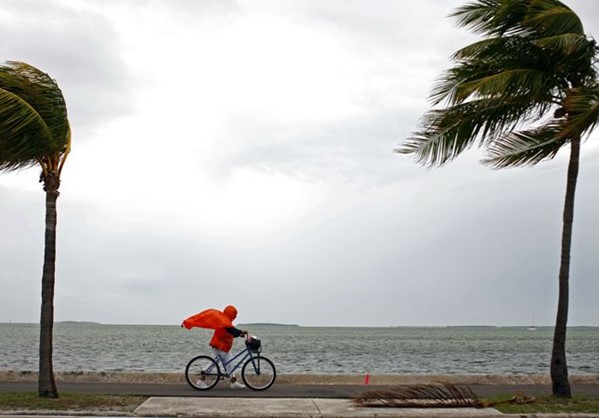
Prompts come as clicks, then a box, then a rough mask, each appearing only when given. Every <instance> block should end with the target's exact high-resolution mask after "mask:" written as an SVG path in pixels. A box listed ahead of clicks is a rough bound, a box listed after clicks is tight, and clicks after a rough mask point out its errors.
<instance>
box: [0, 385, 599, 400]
mask: <svg viewBox="0 0 599 418" xmlns="http://www.w3.org/2000/svg"><path fill="white" fill-rule="evenodd" d="M469 386H470V387H471V388H472V389H473V390H474V393H476V395H477V396H479V397H488V396H492V395H497V394H509V395H511V394H514V393H516V392H518V391H521V392H523V393H525V394H526V395H531V396H540V395H550V394H551V387H550V386H548V385H505V384H502V385H469ZM57 387H58V391H59V392H74V393H102V394H114V395H119V394H123V395H141V396H166V397H171V396H174V397H210V398H214V397H222V398H227V397H236V398H239V397H242V398H323V399H349V398H351V397H352V396H354V395H357V394H358V393H362V392H366V391H369V390H375V389H382V388H385V387H386V386H378V385H298V384H278V383H276V382H275V384H274V385H273V386H272V387H271V388H270V389H268V390H266V391H263V392H256V391H253V390H250V389H242V390H231V389H230V388H228V387H227V386H226V385H219V386H217V387H215V388H214V389H212V390H209V391H197V390H194V389H192V388H191V387H189V386H188V385H187V384H184V383H91V382H85V383H83V382H58V383H57ZM35 391H37V382H0V392H35ZM572 392H573V393H574V394H577V395H586V396H597V397H599V385H589V384H584V385H583V384H578V385H572Z"/></svg>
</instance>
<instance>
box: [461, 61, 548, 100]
mask: <svg viewBox="0 0 599 418" xmlns="http://www.w3.org/2000/svg"><path fill="white" fill-rule="evenodd" d="M546 79H547V77H546V75H545V73H544V72H542V71H537V70H530V69H513V70H506V71H502V72H500V73H497V74H491V75H488V76H486V77H482V78H479V79H477V80H472V81H468V82H465V83H462V84H460V85H459V86H457V87H456V91H455V94H454V96H455V99H454V100H455V101H457V102H463V101H465V100H467V99H468V98H469V97H472V96H474V97H499V96H502V97H504V98H506V99H507V98H508V97H528V98H529V100H532V99H533V98H537V99H536V100H539V99H538V98H542V99H546V98H547V95H546V91H547V89H546V85H547V83H546Z"/></svg>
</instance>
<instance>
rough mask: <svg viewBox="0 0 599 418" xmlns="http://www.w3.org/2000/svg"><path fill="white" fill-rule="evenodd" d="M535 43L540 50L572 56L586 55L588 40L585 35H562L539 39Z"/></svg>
mask: <svg viewBox="0 0 599 418" xmlns="http://www.w3.org/2000/svg"><path fill="white" fill-rule="evenodd" d="M535 43H536V44H537V45H539V46H540V47H541V48H545V49H550V50H552V51H553V52H554V53H559V54H563V55H574V54H581V53H586V50H587V48H588V43H589V40H588V39H587V37H586V36H585V35H580V34H577V33H564V34H559V35H555V36H548V37H544V38H540V39H538V40H536V41H535Z"/></svg>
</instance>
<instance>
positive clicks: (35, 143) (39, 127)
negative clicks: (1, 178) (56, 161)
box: [0, 89, 55, 170]
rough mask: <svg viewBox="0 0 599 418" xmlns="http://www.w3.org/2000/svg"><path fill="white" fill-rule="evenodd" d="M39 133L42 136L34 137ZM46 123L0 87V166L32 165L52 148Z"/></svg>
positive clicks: (11, 167) (52, 143) (25, 103)
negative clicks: (40, 139)
mask: <svg viewBox="0 0 599 418" xmlns="http://www.w3.org/2000/svg"><path fill="white" fill-rule="evenodd" d="M40 137H43V138H44V140H42V141H39V140H34V139H35V138H40ZM54 148H55V143H54V142H53V140H52V133H51V132H50V129H49V128H48V125H46V123H45V122H44V120H43V119H42V118H41V116H40V115H39V113H37V112H36V111H35V110H34V109H33V108H32V107H31V106H30V105H29V104H28V103H27V102H26V101H24V100H23V99H21V98H20V97H18V96H16V95H14V94H12V93H10V92H8V91H6V90H1V89H0V170H14V169H18V168H25V167H29V166H32V165H34V164H35V163H36V162H37V160H38V158H39V157H40V156H42V155H47V154H49V153H51V152H53V150H54Z"/></svg>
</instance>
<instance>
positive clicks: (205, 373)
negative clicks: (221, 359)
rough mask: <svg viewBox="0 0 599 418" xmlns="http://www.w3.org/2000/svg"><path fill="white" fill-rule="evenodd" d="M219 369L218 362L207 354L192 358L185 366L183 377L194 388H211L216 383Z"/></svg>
mask: <svg viewBox="0 0 599 418" xmlns="http://www.w3.org/2000/svg"><path fill="white" fill-rule="evenodd" d="M219 378H220V369H219V367H218V363H217V362H216V361H215V360H214V359H213V358H212V357H208V356H197V357H194V358H192V359H191V360H190V361H189V363H187V367H186V368H185V379H187V383H189V386H191V387H192V388H194V389H196V390H208V389H212V388H213V387H214V386H216V384H217V383H218V379H219Z"/></svg>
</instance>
